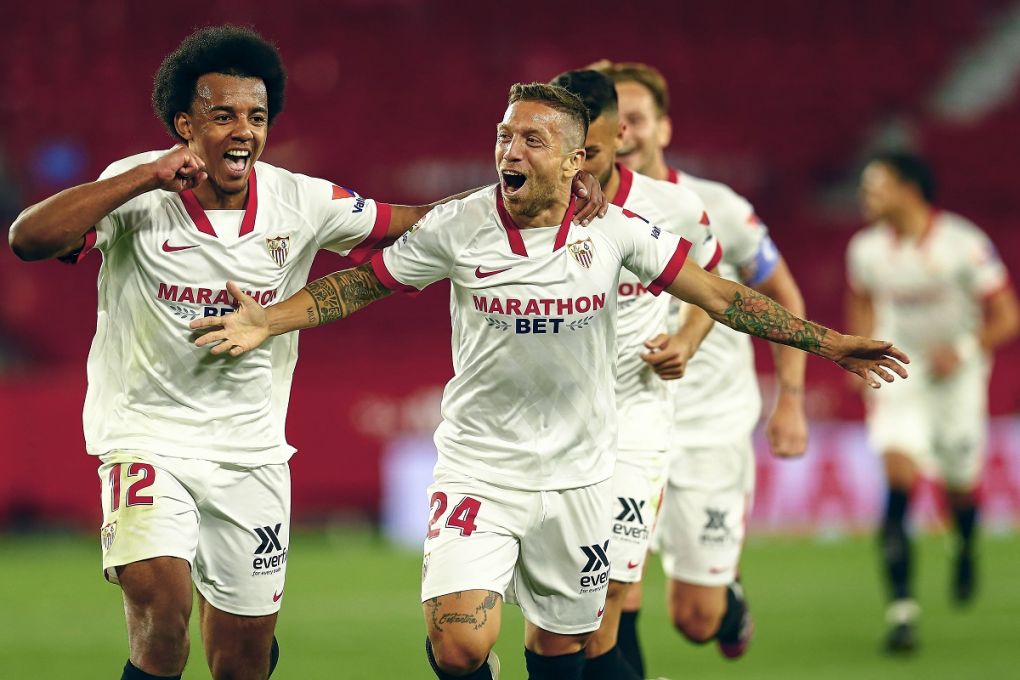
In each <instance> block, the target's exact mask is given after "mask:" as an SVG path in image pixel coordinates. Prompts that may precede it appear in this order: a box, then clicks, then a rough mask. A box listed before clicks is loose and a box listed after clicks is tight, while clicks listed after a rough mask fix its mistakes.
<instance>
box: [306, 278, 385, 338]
mask: <svg viewBox="0 0 1020 680" xmlns="http://www.w3.org/2000/svg"><path fill="white" fill-rule="evenodd" d="M305 290H307V291H308V294H309V295H311V296H312V300H313V302H314V304H315V307H314V308H313V307H309V308H308V309H307V312H308V320H309V321H310V322H313V323H314V322H315V317H316V316H318V319H319V322H318V323H319V325H320V326H321V325H322V324H324V323H329V322H330V321H336V320H337V319H343V318H346V317H348V316H350V315H351V314H353V313H354V312H356V311H358V310H359V309H361V308H362V307H364V306H365V305H367V304H369V303H370V302H374V301H375V300H378V299H379V298H383V297H386V296H387V295H389V293H390V291H389V289H388V288H386V286H384V285H382V284H381V283H380V282H379V279H378V278H376V275H375V272H373V271H372V266H371V265H369V264H363V265H361V266H360V267H358V268H357V269H347V270H344V271H342V272H334V273H333V274H330V275H329V276H324V277H322V278H321V279H317V280H316V281H312V282H311V283H309V284H308V285H307V286H305Z"/></svg>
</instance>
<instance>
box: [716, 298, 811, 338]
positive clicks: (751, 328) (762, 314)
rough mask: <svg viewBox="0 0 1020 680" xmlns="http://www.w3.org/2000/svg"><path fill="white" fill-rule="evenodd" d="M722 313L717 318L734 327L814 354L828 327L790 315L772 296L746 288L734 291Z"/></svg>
mask: <svg viewBox="0 0 1020 680" xmlns="http://www.w3.org/2000/svg"><path fill="white" fill-rule="evenodd" d="M745 292H746V295H745ZM722 316H723V319H720V321H723V323H725V324H726V325H727V326H729V327H730V328H733V329H734V330H738V331H741V332H743V333H747V334H749V335H756V336H758V337H759V338H765V339H766V340H771V341H773V342H778V343H779V344H782V345H789V346H790V347H796V348H797V349H802V350H804V351H805V352H812V353H814V354H819V353H820V351H821V348H822V341H823V340H824V339H825V335H826V334H827V333H828V332H829V329H828V328H826V327H824V326H819V325H818V324H816V323H812V322H811V321H805V320H804V319H801V318H799V317H797V316H794V315H793V314H791V313H790V312H789V310H787V309H786V308H785V307H782V306H780V305H779V303H777V302H776V301H775V300H773V299H772V298H770V297H768V296H765V295H762V294H761V293H758V292H755V291H753V290H750V289H748V290H746V291H737V292H736V293H734V295H733V302H732V303H730V306H729V307H727V308H726V310H725V311H724V312H723V313H722Z"/></svg>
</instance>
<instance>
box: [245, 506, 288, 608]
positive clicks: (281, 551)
mask: <svg viewBox="0 0 1020 680" xmlns="http://www.w3.org/2000/svg"><path fill="white" fill-rule="evenodd" d="M282 526H283V524H282V523H280V524H277V525H276V526H274V527H255V528H254V529H252V532H254V534H255V536H256V537H258V539H259V545H258V547H257V548H255V559H253V560H252V562H251V568H252V572H251V575H252V576H269V575H271V574H277V573H279V572H280V571H282V570H283V566H284V565H285V564H287V548H286V546H284V545H283V544H282V543H280V527H282ZM280 596H281V597H282V596H283V591H280Z"/></svg>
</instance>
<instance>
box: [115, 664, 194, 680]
mask: <svg viewBox="0 0 1020 680" xmlns="http://www.w3.org/2000/svg"><path fill="white" fill-rule="evenodd" d="M152 679H155V680H181V676H180V675H150V674H148V673H146V672H145V671H143V670H142V669H140V668H138V667H137V666H135V665H134V664H133V663H131V660H130V659H128V662H127V665H125V666H124V674H123V675H121V676H120V680H152Z"/></svg>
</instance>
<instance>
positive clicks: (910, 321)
mask: <svg viewBox="0 0 1020 680" xmlns="http://www.w3.org/2000/svg"><path fill="white" fill-rule="evenodd" d="M847 273H848V276H849V280H850V285H851V287H852V288H854V289H855V290H858V291H861V292H865V293H867V294H869V295H870V296H871V299H872V301H873V303H874V309H875V331H874V333H873V335H874V337H877V338H885V339H888V340H892V341H893V342H895V343H896V345H897V346H899V347H900V348H901V349H903V350H904V351H905V352H907V353H908V354H910V356H911V359H912V360H913V361H917V362H921V363H920V365H921V366H924V360H925V355H926V354H927V350H928V349H929V348H931V347H932V346H933V345H935V344H943V343H948V344H954V343H957V342H960V341H963V340H965V339H966V338H968V337H970V338H972V339H974V338H976V334H977V333H978V331H979V330H980V328H981V317H982V302H983V298H985V297H986V296H988V295H990V294H992V293H995V292H996V291H998V290H1000V289H1001V288H1002V287H1003V286H1005V285H1007V281H1008V276H1007V272H1006V267H1005V265H1003V263H1002V260H1001V259H1000V258H999V254H998V253H997V252H996V250H995V246H993V245H992V242H991V240H990V239H989V238H988V236H986V235H985V233H984V232H983V231H981V230H980V229H979V228H978V227H976V226H975V225H974V224H973V223H971V222H970V221H969V220H967V219H965V218H963V217H960V216H959V215H956V214H954V213H950V212H946V211H935V212H933V213H932V218H931V222H930V224H929V225H928V228H927V229H926V231H925V232H924V233H923V234H922V235H921V236H920V237H919V238H916V239H905V238H902V237H900V236H899V235H898V234H897V233H896V232H895V231H894V230H893V229H892V227H890V226H888V225H886V224H881V223H879V224H875V225H873V226H870V227H867V228H866V229H863V230H861V231H859V232H858V233H857V234H855V235H854V237H853V239H851V241H850V245H849V248H848V250H847Z"/></svg>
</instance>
